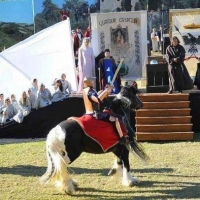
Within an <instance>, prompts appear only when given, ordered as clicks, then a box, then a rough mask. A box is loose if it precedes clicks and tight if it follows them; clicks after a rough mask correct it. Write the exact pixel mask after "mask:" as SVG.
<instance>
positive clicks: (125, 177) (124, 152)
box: [111, 145, 139, 186]
mask: <svg viewBox="0 0 200 200" xmlns="http://www.w3.org/2000/svg"><path fill="white" fill-rule="evenodd" d="M113 153H114V154H115V155H116V156H117V158H118V159H117V161H116V163H115V164H114V166H113V168H112V169H111V171H112V172H114V173H113V174H114V176H117V175H118V174H119V172H122V184H123V185H124V186H133V185H137V184H138V183H139V180H138V179H137V178H135V177H132V175H131V173H130V164H129V151H128V149H127V148H126V147H125V146H124V145H118V148H117V149H116V150H114V151H113Z"/></svg>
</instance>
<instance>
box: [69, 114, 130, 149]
mask: <svg viewBox="0 0 200 200" xmlns="http://www.w3.org/2000/svg"><path fill="white" fill-rule="evenodd" d="M70 119H72V120H75V121H76V122H77V123H78V124H79V125H80V126H81V128H82V129H83V131H84V133H85V134H86V135H87V136H88V137H90V138H91V139H93V140H94V141H95V142H97V143H98V144H99V145H100V146H101V148H102V150H103V151H104V152H106V151H108V150H109V149H110V148H111V147H113V146H115V145H116V144H118V143H119V142H120V138H119V136H118V133H117V130H116V128H115V125H114V124H113V123H111V122H108V121H104V120H101V119H96V118H95V117H93V116H92V115H83V116H82V117H71V118H70ZM120 123H122V122H120ZM121 127H122V131H123V134H124V137H127V133H126V129H125V127H124V126H123V125H122V126H121Z"/></svg>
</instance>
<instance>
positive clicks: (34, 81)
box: [30, 78, 39, 97]
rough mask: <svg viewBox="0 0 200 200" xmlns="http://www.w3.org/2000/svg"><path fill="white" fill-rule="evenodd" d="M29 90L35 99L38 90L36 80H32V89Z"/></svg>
mask: <svg viewBox="0 0 200 200" xmlns="http://www.w3.org/2000/svg"><path fill="white" fill-rule="evenodd" d="M30 90H31V94H33V95H35V97H37V93H38V90H39V89H38V80H37V79H36V78H34V79H33V82H32V87H31V88H30Z"/></svg>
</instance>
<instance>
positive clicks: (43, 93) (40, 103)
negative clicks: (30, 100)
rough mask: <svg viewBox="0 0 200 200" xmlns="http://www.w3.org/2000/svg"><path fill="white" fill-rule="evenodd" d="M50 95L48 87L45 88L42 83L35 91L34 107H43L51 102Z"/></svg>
mask: <svg viewBox="0 0 200 200" xmlns="http://www.w3.org/2000/svg"><path fill="white" fill-rule="evenodd" d="M51 99H52V95H51V92H50V91H49V89H47V88H45V85H44V84H43V83H42V84H41V85H40V89H39V91H38V93H37V98H36V105H35V108H36V109H38V108H43V107H46V106H48V105H50V104H51Z"/></svg>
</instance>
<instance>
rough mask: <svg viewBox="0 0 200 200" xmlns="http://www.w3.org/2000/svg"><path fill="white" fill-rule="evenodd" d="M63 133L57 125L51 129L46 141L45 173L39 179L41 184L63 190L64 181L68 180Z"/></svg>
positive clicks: (67, 159)
mask: <svg viewBox="0 0 200 200" xmlns="http://www.w3.org/2000/svg"><path fill="white" fill-rule="evenodd" d="M64 143H65V133H64V132H63V130H62V129H61V127H60V126H59V125H58V126H56V127H55V128H53V129H52V130H51V131H50V132H49V134H48V136H47V141H46V153H47V160H48V167H47V171H46V173H45V174H44V175H43V176H42V177H41V178H40V181H41V182H42V183H51V184H55V185H56V186H58V187H59V188H61V189H65V188H64V187H65V185H66V183H65V182H66V181H67V180H68V179H69V174H68V172H67V165H68V164H69V163H70V159H69V157H68V155H67V152H66V150H65V144H64Z"/></svg>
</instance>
